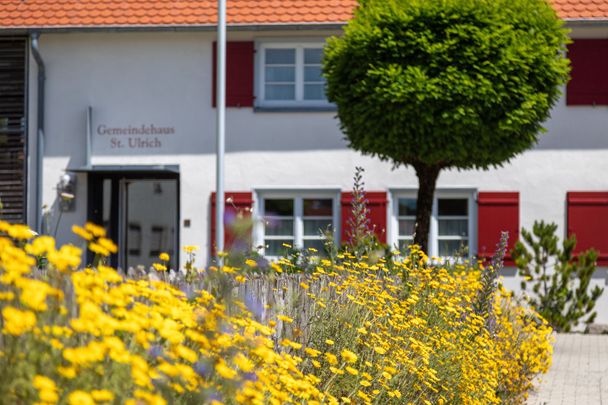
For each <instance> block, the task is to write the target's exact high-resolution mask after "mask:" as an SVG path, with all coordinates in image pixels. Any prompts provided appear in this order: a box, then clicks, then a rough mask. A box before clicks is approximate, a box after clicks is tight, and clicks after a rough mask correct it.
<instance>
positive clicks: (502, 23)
mask: <svg viewBox="0 0 608 405" xmlns="http://www.w3.org/2000/svg"><path fill="white" fill-rule="evenodd" d="M566 42H567V35H566V31H565V30H564V29H563V28H562V22H561V20H560V19H559V18H558V17H557V16H556V13H555V11H554V10H553V8H552V7H551V6H550V5H549V4H548V3H547V1H546V0H362V1H361V4H360V5H359V7H358V9H357V10H356V11H355V16H354V18H353V19H352V20H351V21H350V22H349V23H348V25H347V26H346V28H345V29H344V35H343V36H340V37H335V38H331V39H330V40H329V42H328V45H327V48H326V51H325V58H324V72H325V75H326V78H327V94H328V98H329V99H330V100H331V101H332V102H334V103H335V104H336V105H337V107H338V117H339V119H340V123H341V128H342V130H343V132H344V133H345V134H346V136H347V138H348V140H349V142H350V146H351V147H352V148H354V149H356V150H358V151H361V152H363V153H364V154H370V155H373V156H378V157H379V158H380V159H382V160H388V161H391V162H393V163H394V164H395V165H396V166H399V165H411V166H412V167H414V169H415V170H416V173H417V175H418V178H419V182H420V187H419V193H418V213H417V227H416V239H415V240H416V242H417V243H418V244H421V245H422V247H423V249H425V250H426V246H427V239H428V224H429V218H430V212H431V206H432V198H433V194H434V190H435V183H436V180H437V177H438V175H439V172H440V171H441V170H442V169H445V168H459V169H470V168H482V169H487V168H489V167H492V166H497V165H501V164H502V163H504V162H505V161H508V160H509V159H510V158H512V157H513V156H515V155H517V154H518V153H521V152H523V151H525V150H526V149H528V148H530V147H532V146H533V145H534V144H535V143H536V142H537V139H538V134H539V133H540V132H541V131H542V129H543V128H542V123H543V122H544V121H545V120H546V119H547V118H548V117H549V113H550V110H551V107H552V106H553V105H554V103H555V102H556V101H557V99H558V98H559V96H560V86H561V85H563V84H564V83H565V82H566V80H567V77H568V72H569V65H568V61H567V59H566V58H565V56H564V53H565V43H566ZM425 217H426V219H425Z"/></svg>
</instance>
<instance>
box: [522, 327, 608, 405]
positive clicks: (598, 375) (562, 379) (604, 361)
mask: <svg viewBox="0 0 608 405" xmlns="http://www.w3.org/2000/svg"><path fill="white" fill-rule="evenodd" d="M528 404H529V405H608V335H581V334H558V335H557V336H556V342H555V347H554V353H553V364H552V366H551V369H550V370H549V373H547V374H546V375H544V376H542V377H541V381H540V383H537V388H536V390H535V391H534V392H532V393H531V394H530V398H529V399H528Z"/></svg>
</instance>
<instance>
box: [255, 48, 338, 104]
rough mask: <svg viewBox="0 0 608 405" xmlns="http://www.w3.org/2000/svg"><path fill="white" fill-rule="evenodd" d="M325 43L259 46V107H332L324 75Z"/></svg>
mask: <svg viewBox="0 0 608 405" xmlns="http://www.w3.org/2000/svg"><path fill="white" fill-rule="evenodd" d="M322 57H323V44H322V43H315V42H311V43H263V44H262V45H260V46H259V47H258V58H259V59H258V62H259V63H258V75H257V76H258V77H257V82H258V91H257V92H258V98H257V104H258V105H260V106H267V107H289V106H292V107H298V106H310V107H323V106H330V105H331V104H330V103H329V102H328V101H327V97H326V96H325V79H324V78H323V76H322V71H321V60H322Z"/></svg>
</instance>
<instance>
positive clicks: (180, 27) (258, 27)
mask: <svg viewBox="0 0 608 405" xmlns="http://www.w3.org/2000/svg"><path fill="white" fill-rule="evenodd" d="M344 25H346V22H342V21H338V22H295V23H272V24H268V23H266V24H255V23H253V24H249V23H247V24H228V27H227V28H228V30H229V31H278V30H339V29H342V28H343V27H344ZM216 27H217V26H216V25H215V24H171V25H150V24H146V25H102V26H91V25H70V26H23V27H0V33H1V34H24V33H29V32H40V33H45V32H48V33H58V32H117V31H120V32H129V31H215V29H216Z"/></svg>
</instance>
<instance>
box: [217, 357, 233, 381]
mask: <svg viewBox="0 0 608 405" xmlns="http://www.w3.org/2000/svg"><path fill="white" fill-rule="evenodd" d="M215 371H216V372H217V373H218V374H219V375H220V376H222V377H223V378H225V379H227V380H233V379H234V378H235V377H236V376H237V372H236V371H235V370H233V369H231V368H230V367H228V365H227V364H226V363H225V362H224V360H222V359H220V361H218V363H217V364H216V365H215Z"/></svg>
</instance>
